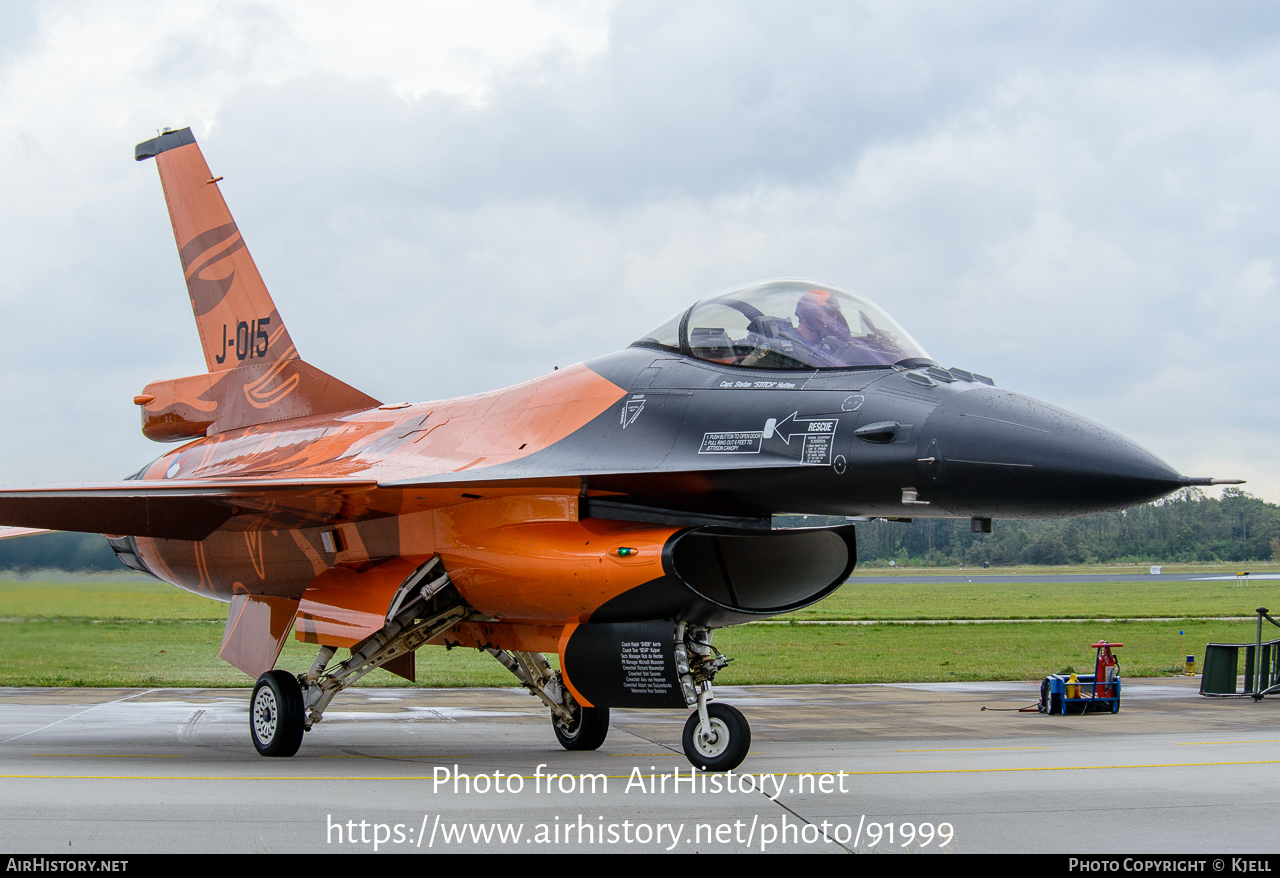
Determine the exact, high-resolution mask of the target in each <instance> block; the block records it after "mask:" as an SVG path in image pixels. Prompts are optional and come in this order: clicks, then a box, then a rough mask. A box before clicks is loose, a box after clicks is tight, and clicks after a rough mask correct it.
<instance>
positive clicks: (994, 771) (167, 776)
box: [0, 759, 1280, 781]
mask: <svg viewBox="0 0 1280 878" xmlns="http://www.w3.org/2000/svg"><path fill="white" fill-rule="evenodd" d="M1225 765H1280V759H1252V760H1247V761H1243V762H1152V763H1143V764H1138V765H1041V766H1027V767H1023V768H901V769H888V770H885V771H846V772H844V774H845V776H846V777H863V776H870V775H881V774H1001V773H1007V772H1012V771H1103V770H1107V769H1121V770H1123V769H1134V768H1212V767H1219V766H1225ZM690 769H691V770H692V766H691V767H690ZM743 773H744V774H757V772H743ZM761 773H763V774H770V775H772V776H773V777H801V776H805V777H808V776H810V775H822V774H831V775H834V774H837V773H838V772H835V771H826V772H823V771H789V772H776V771H775V772H761ZM707 774H710V772H707ZM507 776H508V777H520V778H522V779H523V780H534V779H535V775H532V774H528V775H507ZM542 776H543V777H547V776H548V775H545V774H544V775H542ZM550 776H551V777H559V776H560V775H559V774H553V775H550ZM605 777H606V778H608V779H609V780H626V779H628V778H630V777H631V775H627V774H608V775H605ZM0 780H258V781H262V780H266V781H270V780H319V781H333V780H376V781H386V780H420V781H434V780H435V778H434V777H428V776H427V775H295V776H280V777H264V776H262V775H239V776H237V775H219V774H211V775H179V774H156V775H146V774H119V775H112V774H0Z"/></svg>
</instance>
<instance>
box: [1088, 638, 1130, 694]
mask: <svg viewBox="0 0 1280 878" xmlns="http://www.w3.org/2000/svg"><path fill="white" fill-rule="evenodd" d="M1089 645H1090V646H1092V647H1094V648H1095V649H1097V650H1098V663H1097V664H1096V665H1095V666H1094V669H1093V674H1094V676H1093V679H1094V681H1095V687H1096V688H1095V689H1094V691H1095V692H1096V696H1095V697H1097V698H1114V697H1115V694H1116V680H1118V679H1119V678H1120V662H1118V661H1116V657H1115V656H1114V655H1112V654H1111V647H1113V646H1114V647H1116V648H1117V649H1119V648H1120V647H1122V646H1124V644H1123V643H1107V642H1106V641H1105V640H1100V641H1098V642H1097V643H1091V644H1089Z"/></svg>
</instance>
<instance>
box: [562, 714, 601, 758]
mask: <svg viewBox="0 0 1280 878" xmlns="http://www.w3.org/2000/svg"><path fill="white" fill-rule="evenodd" d="M551 728H553V729H555V732H556V740H557V741H559V742H560V746H561V747H563V748H564V749H566V750H598V749H599V748H600V745H601V744H603V743H604V739H605V736H606V735H608V734H609V708H607V707H579V708H578V712H577V715H576V716H575V717H574V721H573V723H572V724H569V725H564V724H562V723H561V722H560V720H558V719H556V717H555V715H554V714H552V716H551Z"/></svg>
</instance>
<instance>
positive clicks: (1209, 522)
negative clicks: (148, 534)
mask: <svg viewBox="0 0 1280 878" xmlns="http://www.w3.org/2000/svg"><path fill="white" fill-rule="evenodd" d="M777 522H778V524H779V525H781V526H787V527H798V526H804V525H831V524H837V523H844V519H842V518H836V517H831V516H805V515H789V516H778V517H777ZM993 524H994V526H993V528H992V533H989V534H975V533H972V532H971V531H970V528H969V521H968V520H967V519H917V520H915V521H912V522H910V523H907V522H892V521H869V522H858V524H857V528H858V563H859V564H873V565H874V564H888V563H889V562H890V561H894V562H896V563H897V564H919V565H929V566H956V567H958V566H960V565H961V564H964V565H967V566H979V567H980V566H982V564H983V563H984V562H985V563H989V564H991V565H992V566H1009V565H1015V564H1018V565H1024V564H1097V563H1109V562H1121V563H1124V562H1133V563H1141V564H1161V563H1165V564H1169V563H1175V562H1187V561H1231V562H1235V561H1241V562H1243V561H1264V560H1273V561H1280V506H1277V505H1276V504H1274V503H1268V502H1266V501H1265V500H1262V499H1260V498H1258V497H1254V496H1252V495H1250V494H1247V493H1245V492H1244V491H1241V490H1239V489H1238V488H1227V489H1226V490H1224V491H1223V492H1222V498H1221V499H1218V498H1216V497H1208V496H1205V494H1204V493H1203V492H1202V491H1199V490H1197V489H1195V488H1188V489H1186V490H1182V491H1179V492H1177V493H1176V494H1172V495H1170V496H1169V497H1166V498H1164V499H1163V500H1157V501H1156V502H1154V503H1148V504H1146V505H1143V506H1135V507H1134V508H1132V509H1126V510H1125V511H1123V512H1108V513H1104V514H1102V515H1090V516H1086V517H1083V518H1066V519H1058V520H1052V521H1018V520H999V521H996V522H994V523H993ZM40 569H48V570H66V571H70V572H95V571H107V570H123V569H124V568H123V567H122V566H121V565H120V563H119V562H118V561H117V560H116V559H115V555H113V554H112V552H111V548H110V547H109V546H108V545H107V541H106V539H105V538H103V537H101V536H99V535H97V534H77V533H51V534H38V535H35V536H29V537H19V538H17V539H10V540H0V570H11V571H19V572H22V571H30V570H40Z"/></svg>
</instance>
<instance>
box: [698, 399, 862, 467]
mask: <svg viewBox="0 0 1280 878" xmlns="http://www.w3.org/2000/svg"><path fill="white" fill-rule="evenodd" d="M796 414H797V413H796V412H793V413H791V414H790V415H788V416H787V417H785V418H783V419H782V420H781V421H779V420H778V419H776V418H769V420H767V421H765V424H764V429H763V430H731V431H718V432H712V433H704V434H703V435H702V446H701V447H700V448H699V449H698V453H699V454H759V453H760V451H761V450H762V449H763V448H764V447H765V443H766V442H772V441H774V440H777V441H778V442H780V443H782V445H783V447H785V448H788V449H790V448H795V449H796V451H797V453H798V454H799V458H800V459H799V460H798V461H797V462H798V463H799V464H800V465H801V466H830V465H831V458H832V447H833V446H834V444H835V436H836V427H838V426H839V424H840V422H839V420H837V419H836V418H818V419H814V420H801V419H799V418H797V417H796ZM774 451H775V452H778V453H783V454H785V453H786V452H785V451H783V448H776V449H774Z"/></svg>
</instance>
